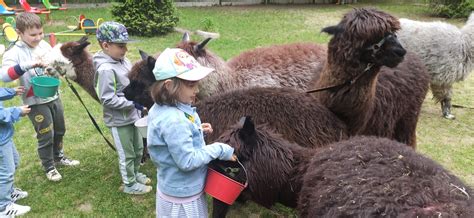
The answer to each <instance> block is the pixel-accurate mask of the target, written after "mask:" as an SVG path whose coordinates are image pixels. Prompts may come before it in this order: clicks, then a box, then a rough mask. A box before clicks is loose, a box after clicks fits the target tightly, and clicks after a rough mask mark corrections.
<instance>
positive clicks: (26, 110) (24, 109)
mask: <svg viewBox="0 0 474 218" xmlns="http://www.w3.org/2000/svg"><path fill="white" fill-rule="evenodd" d="M20 109H21V113H20V115H21V116H25V115H26V114H28V113H30V111H31V108H30V106H28V105H23V106H20Z"/></svg>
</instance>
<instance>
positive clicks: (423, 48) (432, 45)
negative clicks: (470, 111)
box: [397, 12, 474, 119]
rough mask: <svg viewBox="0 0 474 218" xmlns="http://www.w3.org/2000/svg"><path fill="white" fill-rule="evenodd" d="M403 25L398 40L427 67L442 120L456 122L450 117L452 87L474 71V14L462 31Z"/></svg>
mask: <svg viewBox="0 0 474 218" xmlns="http://www.w3.org/2000/svg"><path fill="white" fill-rule="evenodd" d="M400 23H401V29H400V30H399V31H398V32H397V36H398V39H399V40H400V42H401V44H402V45H403V46H404V47H405V48H406V49H407V50H409V51H412V52H414V53H416V54H417V55H418V56H419V57H420V58H421V59H422V60H423V62H424V63H425V64H426V67H427V69H428V72H429V74H430V75H431V82H430V86H431V92H432V93H433V98H434V99H435V101H436V102H440V103H441V110H442V114H443V117H444V118H447V119H455V116H454V115H453V114H452V113H451V98H452V93H453V91H452V86H453V83H455V82H459V81H463V80H465V79H466V78H467V76H468V75H469V73H470V72H471V71H472V70H473V63H472V62H473V58H474V57H473V56H474V44H472V41H473V40H474V12H473V13H471V16H470V17H469V19H468V21H467V23H466V25H464V27H462V28H461V29H459V28H457V27H456V26H454V25H451V24H448V23H444V22H440V21H438V22H421V21H414V20H409V19H400Z"/></svg>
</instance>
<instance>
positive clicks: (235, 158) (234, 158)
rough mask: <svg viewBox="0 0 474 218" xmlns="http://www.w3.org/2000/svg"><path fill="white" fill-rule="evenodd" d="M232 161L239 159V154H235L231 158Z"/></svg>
mask: <svg viewBox="0 0 474 218" xmlns="http://www.w3.org/2000/svg"><path fill="white" fill-rule="evenodd" d="M230 161H234V162H235V161H237V155H235V154H233V155H232V157H231V158H230Z"/></svg>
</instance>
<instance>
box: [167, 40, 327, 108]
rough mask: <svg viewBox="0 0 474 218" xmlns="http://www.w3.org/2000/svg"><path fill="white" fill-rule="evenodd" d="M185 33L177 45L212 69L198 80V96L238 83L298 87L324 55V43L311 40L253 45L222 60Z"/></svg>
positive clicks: (303, 86)
mask: <svg viewBox="0 0 474 218" xmlns="http://www.w3.org/2000/svg"><path fill="white" fill-rule="evenodd" d="M210 39H211V38H207V39H206V40H204V41H203V42H201V43H197V42H194V41H191V40H190V37H189V35H188V34H187V33H185V34H184V36H183V38H182V40H181V42H180V43H178V45H177V46H176V47H177V48H182V49H183V50H185V51H187V52H188V53H189V54H191V55H192V56H193V57H195V58H196V60H197V61H198V62H199V63H200V64H201V65H203V66H207V67H211V68H213V69H215V72H213V73H211V74H209V76H207V77H206V78H205V79H203V80H202V81H201V82H200V86H199V90H200V92H199V94H198V98H199V99H201V100H202V99H205V98H206V97H209V96H211V95H214V94H216V93H221V92H225V91H228V90H233V89H238V88H241V87H288V88H294V89H297V90H300V91H304V90H306V89H307V85H308V84H309V83H310V81H311V79H312V78H313V77H314V74H315V73H316V72H319V71H320V70H321V68H322V64H324V62H325V59H326V47H325V46H323V45H318V44H314V43H291V44H284V45H272V46H269V47H263V48H256V49H252V50H249V51H246V52H243V53H242V54H240V55H238V56H236V57H233V58H232V59H230V60H229V61H228V62H225V61H224V60H223V59H222V58H221V57H219V56H217V55H215V54H214V53H213V52H211V51H209V50H208V49H205V45H206V44H207V43H208V42H209V40H210Z"/></svg>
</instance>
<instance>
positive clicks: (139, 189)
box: [123, 182, 152, 195]
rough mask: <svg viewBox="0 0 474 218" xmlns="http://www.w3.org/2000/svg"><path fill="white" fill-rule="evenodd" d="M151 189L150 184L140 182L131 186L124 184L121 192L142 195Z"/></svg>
mask: <svg viewBox="0 0 474 218" xmlns="http://www.w3.org/2000/svg"><path fill="white" fill-rule="evenodd" d="M151 190H152V187H151V186H148V185H143V184H141V183H138V182H137V183H135V184H133V185H132V186H125V187H124V188H123V192H125V193H127V194H132V195H142V194H146V193H148V192H150V191H151Z"/></svg>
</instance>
